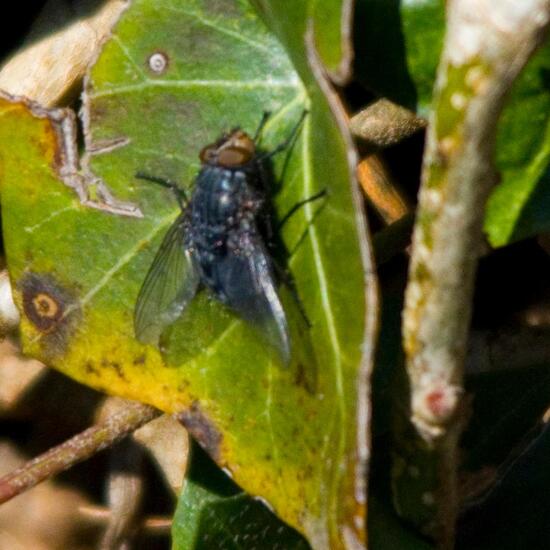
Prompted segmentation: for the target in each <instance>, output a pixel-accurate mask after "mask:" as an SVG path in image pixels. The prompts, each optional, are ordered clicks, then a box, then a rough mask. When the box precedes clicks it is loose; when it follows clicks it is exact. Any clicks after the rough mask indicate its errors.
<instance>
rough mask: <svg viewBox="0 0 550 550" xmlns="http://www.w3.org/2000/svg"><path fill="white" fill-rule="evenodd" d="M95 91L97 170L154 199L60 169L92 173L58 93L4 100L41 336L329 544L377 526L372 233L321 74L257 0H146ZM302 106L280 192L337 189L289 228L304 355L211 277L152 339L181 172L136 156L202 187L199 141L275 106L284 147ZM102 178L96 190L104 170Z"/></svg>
mask: <svg viewBox="0 0 550 550" xmlns="http://www.w3.org/2000/svg"><path fill="white" fill-rule="evenodd" d="M83 105H84V110H83V119H84V123H85V131H86V134H85V140H84V141H85V146H86V149H87V152H86V155H85V156H84V159H83V162H84V165H83V169H82V172H81V178H83V179H84V180H85V181H88V184H89V183H90V181H93V179H94V178H98V177H99V178H101V179H102V180H103V182H105V184H106V185H107V186H108V188H109V189H110V192H111V193H112V194H113V195H114V197H116V198H117V199H119V200H124V201H130V202H131V203H132V204H134V205H136V206H138V207H139V208H140V210H141V212H142V213H143V218H141V219H140V218H136V217H129V216H123V215H119V214H112V213H109V212H106V211H105V210H101V209H98V208H96V209H92V208H89V207H87V206H85V205H83V204H82V203H81V202H80V201H79V199H78V197H77V195H76V193H75V192H74V189H71V188H69V187H68V186H67V185H65V184H64V183H63V181H62V179H63V180H64V181H65V183H71V184H72V185H76V183H78V182H79V181H81V179H79V178H78V177H76V176H73V177H69V176H70V174H69V175H68V174H67V173H66V169H67V165H66V164H63V160H64V159H65V160H66V158H65V157H66V156H67V151H66V150H64V149H63V147H62V140H61V139H60V138H61V137H62V136H61V135H60V132H62V126H63V125H65V126H66V122H67V121H68V119H67V118H65V119H63V120H64V122H63V123H62V124H61V123H60V122H59V119H60V117H61V114H60V113H59V112H56V113H44V112H42V111H40V110H38V109H36V108H34V107H33V108H26V107H25V106H24V105H21V104H12V103H9V102H7V101H5V100H4V101H3V102H2V106H1V107H2V110H1V117H2V118H1V120H2V123H1V124H0V150H1V151H2V155H3V156H2V174H3V177H2V183H1V202H2V221H3V226H4V243H5V248H6V254H7V260H8V265H9V270H10V276H11V278H12V283H13V285H12V286H13V289H14V295H15V300H16V302H17V304H18V306H19V307H20V309H21V310H22V312H23V313H24V316H23V320H22V323H21V339H22V343H23V347H24V350H25V353H27V354H29V355H33V356H35V357H38V358H40V359H42V360H43V361H46V362H47V363H48V364H50V365H52V366H54V367H55V368H57V369H59V370H61V371H62V372H64V373H66V374H68V375H69V376H72V377H73V378H75V379H77V380H79V381H81V382H83V383H86V384H88V385H91V386H93V387H95V388H98V389H101V390H104V391H107V392H109V393H113V394H117V395H121V396H124V397H128V398H132V399H137V400H140V401H144V402H148V403H151V404H153V405H155V406H157V407H158V408H160V409H162V410H165V411H169V412H172V411H178V412H181V413H182V415H181V416H182V418H183V419H184V421H185V422H186V425H187V426H188V428H189V430H190V431H191V433H192V434H193V435H194V437H195V438H196V439H197V440H198V441H199V442H200V443H201V444H202V445H203V447H204V448H205V449H206V450H207V451H208V452H209V454H210V455H211V456H212V457H213V458H214V459H215V460H216V461H217V462H218V464H220V465H222V466H224V467H226V468H228V469H229V470H231V472H232V473H233V476H234V479H235V480H236V481H237V482H238V483H239V485H241V486H242V487H243V488H244V489H245V490H246V491H248V492H249V493H250V494H252V495H258V496H261V497H263V498H264V499H265V500H266V501H267V502H269V504H270V505H271V506H272V507H273V508H274V509H275V511H276V513H277V514H278V515H280V516H281V517H282V518H283V519H284V520H285V521H286V522H288V523H289V524H290V525H292V526H294V527H296V528H297V529H298V530H300V531H301V532H303V533H305V534H306V536H307V537H308V538H309V540H310V542H311V543H312V545H313V546H314V547H315V548H327V547H331V548H342V547H344V546H345V543H344V541H343V535H342V533H344V532H346V537H348V538H349V537H351V538H353V537H358V538H359V539H361V537H362V536H363V535H362V532H361V531H362V530H361V525H360V521H361V520H360V518H361V515H362V513H363V503H362V502H361V501H359V502H358V501H357V500H356V496H357V495H359V498H360V499H361V498H362V497H361V495H360V492H357V491H360V489H361V486H362V484H363V478H362V477H361V476H362V473H363V472H364V468H365V464H364V458H363V457H365V448H364V443H363V441H364V436H365V433H366V430H367V427H366V418H365V413H364V412H363V409H359V408H358V406H357V398H358V394H357V388H358V387H361V388H363V387H364V386H363V385H362V384H363V383H364V378H365V369H366V368H367V365H366V363H365V359H364V357H363V355H362V353H363V352H362V349H370V347H369V346H370V345H372V334H370V335H368V337H369V339H370V340H368V341H367V342H366V343H367V347H366V348H362V345H363V342H364V333H365V309H366V305H365V302H366V299H365V298H364V296H365V283H364V269H363V265H362V261H361V255H360V238H362V236H361V237H360V235H359V232H358V229H357V227H356V211H355V208H354V203H353V200H352V195H351V189H350V182H349V181H348V167H347V164H346V149H345V146H344V142H343V139H342V137H341V135H340V133H339V131H338V129H337V128H336V125H335V123H334V121H333V119H332V116H331V113H330V110H329V108H328V105H327V102H326V100H325V99H324V97H323V96H322V94H321V93H320V92H319V90H318V88H317V87H316V85H315V84H314V82H313V79H310V82H309V83H308V88H307V90H306V89H305V88H304V86H303V85H302V83H301V81H300V79H299V78H298V76H297V75H296V73H295V72H294V70H293V68H292V65H291V64H290V62H289V60H288V58H287V56H286V54H285V52H284V51H283V49H282V48H281V46H280V45H279V43H278V42H277V41H276V40H275V38H274V37H273V36H272V35H271V34H270V33H269V32H268V31H267V29H266V28H265V27H264V26H263V24H262V23H261V21H260V20H259V19H258V18H257V16H256V14H255V12H254V11H252V10H251V9H250V7H249V6H248V4H247V3H246V2H245V1H244V0H238V1H237V0H189V1H187V2H175V1H168V0H164V1H162V2H161V1H158V0H135V1H134V2H133V3H132V4H131V6H130V7H129V9H128V10H127V11H126V12H125V14H124V16H123V18H122V19H121V21H120V23H119V24H118V26H117V27H116V30H115V32H114V34H113V36H112V38H111V39H110V40H109V41H108V42H107V43H106V44H105V47H104V49H103V51H102V53H101V56H100V57H99V59H98V61H97V63H96V64H95V66H94V67H93V69H92V71H91V73H90V75H89V76H88V78H87V81H86V90H85V95H84V100H83ZM304 107H307V108H308V110H309V114H308V116H307V118H306V120H305V122H304V125H303V128H302V131H301V134H300V136H299V139H298V140H297V142H296V143H295V145H294V147H293V148H292V150H291V152H290V156H289V158H288V162H285V158H283V157H284V156H285V155H279V156H278V157H277V158H276V160H275V162H274V172H275V175H276V176H277V178H278V179H279V180H280V181H281V188H280V191H279V192H277V193H276V195H275V196H274V197H273V206H274V209H275V211H276V213H277V216H278V218H279V219H282V218H283V217H284V215H285V214H286V213H287V212H288V211H289V210H290V209H291V208H293V207H294V206H295V205H296V204H297V203H298V202H299V201H300V200H302V199H305V198H307V197H309V196H311V195H312V194H314V193H315V192H317V191H319V190H322V189H325V190H326V191H327V196H326V199H324V200H322V201H317V202H315V203H308V204H307V205H305V206H304V207H303V208H301V209H299V211H298V212H297V213H296V214H295V215H293V216H292V218H291V219H290V221H289V222H288V223H286V224H285V226H284V227H283V229H282V231H281V238H282V241H283V242H284V246H285V247H286V249H287V250H288V252H289V260H288V263H287V267H288V269H289V271H290V273H291V275H292V278H293V281H294V284H295V287H296V292H297V294H298V296H299V298H300V301H301V304H302V307H303V308H304V310H305V312H306V314H307V318H308V320H309V322H310V323H311V328H307V327H306V328H304V326H303V325H304V323H303V318H302V317H301V314H300V312H299V310H298V307H297V305H296V300H295V299H294V298H293V296H292V294H291V293H290V292H289V291H288V290H287V289H286V288H285V287H281V288H280V294H281V297H282V300H283V303H284V307H285V311H286V313H287V316H288V318H289V322H290V325H291V339H292V345H293V350H292V361H291V364H290V366H288V367H285V366H283V365H281V364H280V362H279V360H278V356H277V353H276V352H274V351H273V350H271V349H270V348H269V346H267V345H266V344H265V342H264V340H263V339H262V336H261V334H258V332H257V331H256V330H255V328H254V327H251V326H249V325H248V324H246V323H244V322H242V321H241V320H240V319H239V318H237V317H235V316H234V315H233V314H232V313H231V312H230V311H228V310H226V309H225V308H224V307H223V306H222V305H221V304H220V303H218V302H217V301H216V300H214V299H212V298H211V297H210V296H209V295H208V294H207V293H206V292H205V291H202V292H200V293H199V295H198V296H197V297H196V298H195V299H194V300H193V302H192V303H191V305H190V307H189V308H188V309H187V310H186V311H185V313H184V315H183V316H182V318H181V319H180V320H179V321H178V322H176V323H175V324H174V326H173V327H171V329H170V330H168V331H167V332H166V334H165V335H163V346H162V349H163V351H162V352H161V351H160V350H159V349H157V348H156V347H154V346H145V345H141V344H139V343H138V342H137V341H136V340H135V338H134V332H133V324H132V316H133V310H134V306H135V302H136V297H137V294H138V292H139V289H140V286H141V284H142V282H143V280H144V278H145V274H146V272H147V270H148V268H149V266H150V264H151V262H152V259H153V257H154V255H155V252H156V250H157V249H158V246H159V244H160V241H161V239H162V237H163V235H164V233H165V232H166V231H167V229H168V227H169V225H170V224H171V222H172V221H173V220H174V219H175V217H176V216H177V215H178V207H177V204H176V203H175V200H174V198H173V196H172V195H171V194H170V193H169V192H168V191H166V190H164V189H162V188H160V187H158V186H155V185H152V184H150V183H148V182H144V181H141V180H136V179H135V178H134V174H135V173H136V172H138V171H144V172H148V173H151V174H154V175H156V176H161V177H165V178H169V179H172V180H174V181H177V182H178V183H179V184H180V185H181V186H182V187H183V188H185V189H187V190H188V191H189V190H190V189H191V188H192V185H193V180H194V177H195V175H196V173H197V170H198V168H199V161H198V153H199V151H200V149H201V148H202V147H203V146H204V145H206V144H208V143H211V142H212V141H214V140H215V139H216V138H217V137H218V136H219V134H220V133H221V132H222V131H224V130H226V129H228V128H231V127H234V126H235V125H240V126H242V128H243V129H244V130H245V131H247V132H249V133H253V132H254V131H255V129H256V127H257V125H258V123H259V121H260V118H261V116H262V112H263V111H265V110H269V111H271V112H272V113H273V115H272V117H271V118H270V121H269V122H268V126H267V128H266V132H265V135H264V138H263V141H262V144H263V146H264V147H265V148H266V149H267V150H269V149H272V148H273V147H274V146H275V145H276V144H278V143H280V142H281V141H282V140H283V139H284V138H285V137H286V136H287V135H288V133H289V131H290V128H292V127H293V125H295V123H296V121H297V120H298V119H299V117H300V115H301V113H302V112H303V109H304ZM33 112H34V113H35V114H38V115H40V116H39V118H33V116H32V113H33ZM61 118H62V117H61ZM65 126H63V128H64V127H65ZM65 137H67V136H66V135H65ZM64 155H65V157H64ZM284 166H286V168H284ZM283 168H284V171H283ZM94 190H95V191H94ZM89 192H90V194H91V197H90V200H93V201H95V205H96V206H98V205H99V206H100V204H99V203H100V202H101V199H102V197H104V196H105V193H103V189H102V188H101V186H100V187H95V188H94V187H93V186H90V185H89ZM94 193H95V194H94ZM369 284H372V283H371V279H369ZM369 292H370V290H369ZM369 295H372V293H370V294H369ZM359 380H361V385H359ZM365 392H366V390H365ZM359 397H360V398H361V399H363V400H364V399H365V395H363V394H362V395H361V396H359ZM359 430H361V432H359ZM358 445H359V446H358Z"/></svg>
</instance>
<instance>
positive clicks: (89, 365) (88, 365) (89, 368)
mask: <svg viewBox="0 0 550 550" xmlns="http://www.w3.org/2000/svg"><path fill="white" fill-rule="evenodd" d="M84 370H85V371H86V374H94V375H95V376H97V375H98V374H99V371H98V370H97V368H96V367H95V365H94V364H93V363H92V362H91V361H86V363H85V364H84Z"/></svg>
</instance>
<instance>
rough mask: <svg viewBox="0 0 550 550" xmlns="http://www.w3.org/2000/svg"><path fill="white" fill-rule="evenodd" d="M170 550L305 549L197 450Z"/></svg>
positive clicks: (290, 531)
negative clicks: (211, 549)
mask: <svg viewBox="0 0 550 550" xmlns="http://www.w3.org/2000/svg"><path fill="white" fill-rule="evenodd" d="M172 539H173V548H174V550H180V549H181V550H191V549H194V550H200V549H205V550H206V549H208V548H217V549H219V550H223V549H230V550H233V549H235V550H237V549H240V550H251V549H252V548H262V549H265V550H276V549H277V548H285V549H288V550H307V549H308V548H310V547H309V545H308V544H307V542H306V541H305V540H304V539H303V538H302V537H301V536H300V535H299V534H298V533H297V532H296V531H294V530H293V529H291V528H290V527H288V526H287V525H285V524H284V523H282V522H281V521H280V520H279V519H277V518H276V517H275V516H274V515H273V514H272V513H271V512H270V511H269V510H268V509H267V508H266V506H265V505H264V504H263V503H262V502H260V501H259V500H255V499H253V498H251V497H250V496H248V495H247V494H246V493H243V492H242V491H241V490H240V489H239V488H238V487H237V486H236V485H235V484H234V483H233V482H232V481H231V480H230V479H229V478H228V477H227V476H226V475H225V474H224V473H223V472H221V470H219V469H218V468H217V467H216V466H215V465H214V464H213V463H212V462H210V461H209V459H208V457H207V456H206V455H204V453H201V452H200V450H199V449H198V448H195V449H194V450H193V455H192V464H191V471H190V472H189V475H188V477H187V479H186V482H185V487H184V489H183V491H182V493H181V495H180V498H179V503H178V507H177V510H176V514H175V516H174V521H173V525H172Z"/></svg>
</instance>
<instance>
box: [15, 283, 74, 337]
mask: <svg viewBox="0 0 550 550" xmlns="http://www.w3.org/2000/svg"><path fill="white" fill-rule="evenodd" d="M20 287H21V289H22V291H23V309H24V311H25V315H26V316H27V317H28V318H29V320H30V321H31V322H32V323H33V325H34V326H35V327H36V328H37V329H38V330H40V331H42V332H50V331H52V330H55V328H56V326H57V325H58V324H59V322H60V321H61V320H62V318H63V313H64V311H65V309H66V307H67V305H68V303H67V300H66V296H65V295H64V293H63V291H61V290H60V288H58V286H57V285H56V284H55V283H53V281H52V279H51V278H50V277H49V276H39V275H35V274H34V273H31V274H29V275H28V276H26V277H25V278H24V279H23V281H22V282H21V284H20Z"/></svg>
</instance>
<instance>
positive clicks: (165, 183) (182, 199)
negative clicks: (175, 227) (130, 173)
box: [134, 172, 189, 211]
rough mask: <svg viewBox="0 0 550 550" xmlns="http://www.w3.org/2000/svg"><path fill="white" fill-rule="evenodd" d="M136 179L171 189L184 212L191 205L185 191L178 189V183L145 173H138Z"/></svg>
mask: <svg viewBox="0 0 550 550" xmlns="http://www.w3.org/2000/svg"><path fill="white" fill-rule="evenodd" d="M134 177H135V178H137V179H140V180H146V181H150V182H152V183H157V184H158V185H162V187H166V188H167V189H170V190H171V191H172V192H173V193H174V195H175V197H176V200H177V201H178V204H179V207H180V208H181V210H182V211H184V210H185V209H186V208H187V205H188V204H189V198H188V197H187V193H186V192H185V191H184V190H183V189H181V188H180V187H178V184H177V183H176V182H174V181H170V180H167V179H165V178H160V177H158V176H151V175H149V174H145V173H144V172H137V173H136V174H135V176H134Z"/></svg>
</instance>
